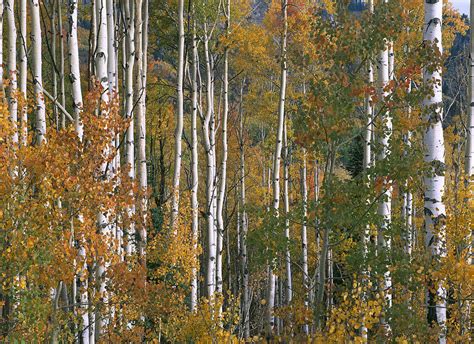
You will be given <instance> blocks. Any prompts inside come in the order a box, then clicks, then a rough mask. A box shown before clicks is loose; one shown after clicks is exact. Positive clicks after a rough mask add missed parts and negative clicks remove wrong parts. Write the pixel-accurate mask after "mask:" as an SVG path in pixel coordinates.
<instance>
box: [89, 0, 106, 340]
mask: <svg viewBox="0 0 474 344" xmlns="http://www.w3.org/2000/svg"><path fill="white" fill-rule="evenodd" d="M106 10H107V2H106V0H96V3H95V12H96V19H97V47H96V50H95V56H94V62H95V63H94V64H95V71H96V77H97V80H99V81H100V86H101V101H102V103H104V105H107V104H108V103H109V100H110V97H109V92H108V87H109V83H108V77H107V76H108V75H107V61H108V46H107V43H108V39H107V37H108V29H107V17H106ZM101 116H107V110H104V111H102V113H101ZM109 150H110V147H107V148H106V149H105V152H104V154H105V155H108V154H109ZM107 168H108V164H107V163H106V162H105V161H104V162H103V163H102V165H101V171H100V172H101V174H102V177H103V178H108V176H109V175H110V174H109V171H107ZM107 216H108V214H107V213H105V214H104V213H102V212H100V213H99V216H98V223H99V229H100V232H101V233H102V235H103V236H104V237H108V236H109V234H110V226H109V223H108V218H107ZM104 240H106V239H104ZM103 260H104V258H103V257H99V262H98V267H97V280H98V284H99V294H100V295H102V300H103V303H104V304H107V301H108V297H107V290H106V285H107V281H106V276H105V272H106V267H107V264H108V263H107V262H105V261H103ZM95 317H96V318H95V321H96V326H95V337H96V339H99V337H100V335H101V334H102V331H103V328H104V325H105V324H106V319H105V316H104V312H102V314H101V312H99V311H96V315H95ZM89 323H90V324H91V323H92V321H89Z"/></svg>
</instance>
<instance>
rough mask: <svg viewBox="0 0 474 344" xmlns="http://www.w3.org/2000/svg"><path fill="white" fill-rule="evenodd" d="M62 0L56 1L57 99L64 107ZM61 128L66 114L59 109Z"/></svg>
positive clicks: (64, 124) (64, 125) (64, 122)
mask: <svg viewBox="0 0 474 344" xmlns="http://www.w3.org/2000/svg"><path fill="white" fill-rule="evenodd" d="M62 3H63V2H62V0H58V2H57V12H58V31H59V95H58V99H59V101H60V103H61V105H62V107H63V108H66V93H65V92H66V90H65V85H64V32H63V30H64V28H63V16H62V9H61V6H62ZM61 128H62V129H64V128H66V116H65V114H64V112H63V111H61Z"/></svg>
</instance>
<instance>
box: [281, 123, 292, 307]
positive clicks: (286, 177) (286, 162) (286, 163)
mask: <svg viewBox="0 0 474 344" xmlns="http://www.w3.org/2000/svg"><path fill="white" fill-rule="evenodd" d="M283 152H284V159H283V205H284V210H285V216H286V217H287V218H286V219H285V240H286V241H287V245H286V248H285V251H286V252H285V265H286V266H285V272H286V280H285V283H286V285H285V294H286V302H287V303H288V304H290V303H291V301H292V300H293V276H292V273H291V253H290V247H289V243H290V239H291V238H290V219H289V218H288V216H289V214H290V198H289V181H290V159H291V157H290V150H289V147H288V130H287V123H286V119H285V123H284V125H283Z"/></svg>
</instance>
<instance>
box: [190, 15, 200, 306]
mask: <svg viewBox="0 0 474 344" xmlns="http://www.w3.org/2000/svg"><path fill="white" fill-rule="evenodd" d="M192 43H193V47H192V76H191V82H192V102H193V105H192V106H193V110H192V114H191V140H192V141H191V145H192V146H191V156H192V162H191V163H192V167H191V170H192V188H191V211H192V224H191V226H192V228H191V231H192V235H193V247H194V250H195V252H197V248H198V239H199V202H198V192H199V170H198V164H199V156H198V153H199V152H198V135H197V112H198V81H197V71H198V68H199V65H198V47H197V37H196V25H195V23H194V22H193V42H192ZM197 259H198V258H197V257H196V260H197ZM197 299H198V269H196V268H194V269H193V279H192V281H191V310H192V311H196V307H197Z"/></svg>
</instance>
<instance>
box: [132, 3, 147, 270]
mask: <svg viewBox="0 0 474 344" xmlns="http://www.w3.org/2000/svg"><path fill="white" fill-rule="evenodd" d="M135 4H136V12H135V14H136V16H135V44H136V46H135V47H136V55H135V58H136V65H137V75H136V76H135V78H136V79H135V80H136V83H135V93H136V95H137V97H138V99H137V106H136V116H137V123H136V125H137V134H138V145H137V146H138V147H137V148H138V149H137V152H138V157H137V158H138V161H137V165H138V166H137V179H138V183H139V186H140V189H141V192H142V197H141V199H140V216H141V217H142V218H141V224H140V227H139V228H138V233H139V245H138V253H139V255H140V257H141V258H142V259H144V257H145V243H146V219H147V217H146V209H147V198H146V189H147V187H148V180H147V168H146V117H145V94H144V91H145V87H144V86H145V85H144V72H143V61H144V59H146V57H145V56H143V32H142V31H143V0H137V1H135ZM142 262H143V261H142Z"/></svg>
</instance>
